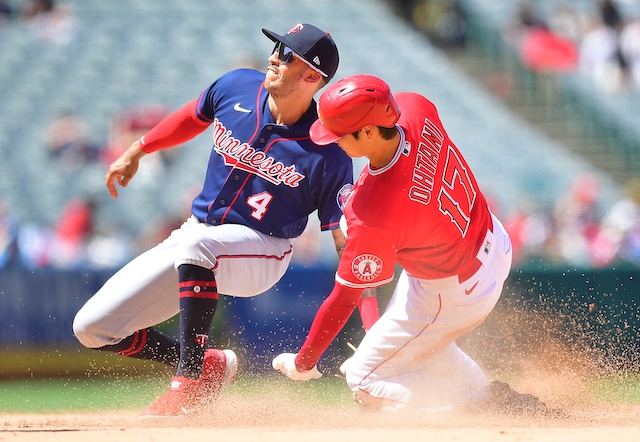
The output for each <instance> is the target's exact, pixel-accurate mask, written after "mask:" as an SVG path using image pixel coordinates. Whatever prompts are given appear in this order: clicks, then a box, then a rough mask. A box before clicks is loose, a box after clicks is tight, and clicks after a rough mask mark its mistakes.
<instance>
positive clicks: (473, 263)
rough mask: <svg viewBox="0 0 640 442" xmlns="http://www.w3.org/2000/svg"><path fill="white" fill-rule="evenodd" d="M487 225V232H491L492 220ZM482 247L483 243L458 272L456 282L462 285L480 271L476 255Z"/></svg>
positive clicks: (479, 262)
mask: <svg viewBox="0 0 640 442" xmlns="http://www.w3.org/2000/svg"><path fill="white" fill-rule="evenodd" d="M489 223H490V224H489V228H488V229H487V231H491V232H493V218H490V220H489ZM484 246H485V244H484V241H483V242H482V244H480V248H479V249H478V251H477V252H476V255H475V256H474V257H473V258H472V259H471V260H470V261H469V262H468V263H466V264H465V265H463V266H462V267H461V268H460V270H459V271H458V281H460V282H461V283H462V282H464V281H466V280H467V279H470V278H471V277H472V276H473V275H475V274H476V272H477V271H478V270H480V267H482V262H481V261H480V260H479V259H478V255H479V254H480V252H481V249H482V248H484Z"/></svg>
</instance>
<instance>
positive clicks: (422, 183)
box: [273, 75, 511, 410]
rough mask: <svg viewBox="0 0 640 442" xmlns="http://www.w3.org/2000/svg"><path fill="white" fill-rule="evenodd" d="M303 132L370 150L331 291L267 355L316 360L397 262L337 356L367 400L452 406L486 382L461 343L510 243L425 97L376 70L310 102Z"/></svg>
mask: <svg viewBox="0 0 640 442" xmlns="http://www.w3.org/2000/svg"><path fill="white" fill-rule="evenodd" d="M318 113H319V120H318V121H316V122H315V123H314V124H313V125H312V127H311V132H310V134H311V139H312V140H313V141H315V142H316V143H317V144H321V145H325V144H330V143H334V142H336V141H337V143H338V145H339V146H340V147H341V148H342V149H343V150H344V151H345V152H346V153H347V154H348V155H349V156H351V157H353V158H356V157H366V158H367V159H368V160H369V162H368V165H367V166H366V167H365V168H364V170H363V171H362V173H361V175H360V177H359V178H358V179H357V181H356V183H355V185H354V191H353V193H352V194H351V196H350V198H349V199H348V200H347V204H346V206H345V209H344V219H345V220H346V246H345V249H344V251H343V254H342V257H341V259H340V264H339V267H338V271H337V273H336V281H335V285H334V288H333V291H332V292H331V294H330V295H329V296H328V298H327V299H326V300H325V302H324V303H323V304H322V306H321V307H320V309H319V311H318V313H317V315H316V317H315V319H314V321H313V324H312V326H311V329H310V331H309V335H308V337H307V339H306V340H305V342H304V344H303V345H302V348H301V349H300V351H299V352H298V353H295V354H294V353H283V354H281V355H278V356H277V357H276V358H274V360H273V366H274V368H275V369H276V370H280V371H281V372H283V373H284V374H285V375H287V376H289V377H290V378H292V379H296V380H306V379H311V378H317V377H319V376H320V373H319V372H318V370H317V368H316V363H317V362H318V359H319V358H320V356H321V355H322V353H323V352H324V351H325V350H326V348H327V347H328V345H329V344H330V343H331V341H332V340H333V339H334V338H335V336H336V335H337V334H338V333H339V331H340V330H341V328H342V326H343V325H344V324H345V322H346V321H347V319H348V318H349V316H350V315H351V313H352V312H353V310H354V308H355V307H356V305H357V303H358V300H359V299H360V295H361V294H362V292H363V290H364V289H367V288H370V287H377V286H380V285H382V284H386V283H388V282H389V281H391V280H392V279H393V278H394V268H395V265H396V263H397V264H399V265H400V267H401V268H402V273H401V275H400V277H399V281H398V283H397V286H396V288H395V291H394V294H393V296H392V298H391V300H390V302H389V304H388V307H387V309H386V311H385V312H384V314H383V315H382V316H381V317H380V319H379V320H378V321H377V322H376V323H375V324H374V325H373V327H372V328H371V329H370V330H369V331H368V333H367V334H366V335H365V337H364V339H363V340H362V342H361V344H360V345H359V347H358V348H357V350H356V351H355V353H354V355H353V357H352V358H351V359H350V360H349V362H348V364H345V365H346V366H345V372H346V380H347V383H348V385H349V387H350V388H351V390H352V391H353V392H354V397H355V398H356V400H357V401H358V402H359V403H361V404H362V405H363V406H365V407H371V408H391V409H398V408H402V407H412V408H417V409H424V410H451V409H454V408H457V407H462V406H467V405H469V404H471V403H474V404H475V403H478V402H479V401H483V400H485V399H487V398H488V395H489V392H490V391H491V388H490V383H489V382H488V381H487V379H486V377H485V375H484V373H483V371H482V369H481V368H480V367H479V366H478V364H477V363H476V362H474V361H473V360H472V359H471V358H470V357H469V356H468V355H467V354H465V353H464V352H463V351H462V350H461V349H460V348H459V347H458V346H457V345H456V338H458V337H459V336H461V335H463V334H465V333H468V332H470V331H471V330H473V329H474V328H476V327H477V326H478V325H479V324H480V323H481V322H482V321H483V320H484V319H485V318H486V317H487V315H489V313H490V312H491V311H492V309H493V308H494V306H495V305H496V302H497V301H498V298H499V297H500V292H501V290H502V287H503V283H504V281H505V279H506V278H507V275H508V273H509V270H510V266H511V243H510V240H509V237H508V235H507V233H506V232H505V230H504V228H503V226H502V224H501V223H500V221H498V219H496V217H495V216H494V215H493V214H492V213H491V211H490V209H489V207H488V206H487V202H486V200H485V197H484V196H483V194H482V192H481V190H480V187H479V186H478V183H477V181H476V179H475V177H474V176H473V173H472V171H471V168H470V167H469V165H468V164H467V162H466V161H465V159H464V157H463V155H462V154H461V153H460V150H459V149H458V148H457V147H456V145H455V144H454V143H453V141H451V139H450V138H449V135H448V134H447V132H446V131H445V129H444V127H443V125H442V122H441V121H440V118H439V116H438V112H437V109H436V107H435V106H434V104H433V103H431V102H430V101H429V100H428V99H426V98H425V97H423V96H421V95H418V94H416V93H398V94H395V96H394V95H392V94H391V92H390V90H389V86H388V85H387V84H386V83H385V82H384V81H382V80H380V79H379V78H376V77H373V76H369V75H355V76H351V77H348V78H345V79H343V80H340V81H338V82H336V83H335V84H333V85H332V86H330V87H329V88H328V89H327V90H326V91H325V92H324V93H323V94H322V95H321V97H320V99H319V102H318Z"/></svg>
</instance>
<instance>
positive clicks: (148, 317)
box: [73, 217, 293, 348]
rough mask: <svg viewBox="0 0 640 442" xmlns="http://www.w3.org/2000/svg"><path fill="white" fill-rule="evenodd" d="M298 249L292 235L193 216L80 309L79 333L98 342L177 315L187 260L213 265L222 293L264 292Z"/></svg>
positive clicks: (87, 340) (83, 339)
mask: <svg viewBox="0 0 640 442" xmlns="http://www.w3.org/2000/svg"><path fill="white" fill-rule="evenodd" d="M292 251H293V240H292V239H284V238H276V237H273V236H269V235H265V234H263V233H260V232H257V231H255V230H253V229H250V228H248V227H246V226H242V225H238V224H223V225H220V226H211V225H208V224H203V223H200V222H198V221H197V220H196V219H195V218H193V217H192V218H189V219H188V220H187V221H186V222H185V223H184V224H183V225H182V226H181V227H180V228H179V229H176V230H174V231H173V232H172V233H171V235H170V236H169V237H168V238H167V239H166V240H165V241H163V242H162V243H160V244H158V245H157V246H155V247H154V248H152V249H150V250H148V251H147V252H145V253H143V254H141V255H140V256H138V257H137V258H135V259H133V260H132V261H131V262H129V263H128V264H127V265H125V266H124V267H123V268H122V269H120V270H119V271H118V272H117V273H116V274H115V275H113V276H112V277H111V278H110V279H109V280H108V281H107V282H106V283H105V284H104V285H103V286H102V288H100V290H99V291H98V292H97V293H96V294H95V295H94V296H93V297H92V298H90V299H89V300H88V301H87V303H86V304H85V305H84V306H83V307H82V308H81V309H80V311H79V312H78V314H77V315H76V317H75V320H74V323H73V329H74V333H75V335H76V337H77V338H78V340H79V341H80V342H81V343H82V344H83V345H84V346H86V347H89V348H98V347H102V346H105V345H112V344H116V343H118V342H120V341H121V340H122V339H124V338H125V337H127V336H130V335H131V334H133V333H134V332H136V331H137V330H141V329H144V328H147V327H151V326H153V325H157V324H160V323H161V322H164V321H166V320H167V319H169V318H171V317H173V316H174V315H176V314H177V313H178V312H179V298H178V272H177V271H176V269H177V268H178V266H179V265H181V264H194V265H198V266H201V267H204V268H210V269H212V270H213V272H214V274H215V277H216V282H217V285H218V292H219V293H221V294H228V295H232V296H240V297H250V296H255V295H258V294H260V293H263V292H265V291H267V290H268V289H270V288H271V287H272V286H273V285H274V284H275V283H276V282H278V280H279V279H280V278H281V277H282V276H283V275H284V273H285V271H286V270H287V267H288V266H289V262H290V260H291V255H292Z"/></svg>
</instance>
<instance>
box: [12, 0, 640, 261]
mask: <svg viewBox="0 0 640 442" xmlns="http://www.w3.org/2000/svg"><path fill="white" fill-rule="evenodd" d="M622 1H625V0H618V1H617V2H616V1H613V0H594V4H597V8H596V10H597V11H598V13H597V14H595V15H589V14H586V13H585V12H584V11H583V10H576V9H575V7H574V6H572V5H571V2H559V3H558V6H557V8H556V9H555V10H554V11H553V13H552V14H550V15H549V16H548V17H543V16H542V15H541V14H540V13H539V12H538V11H537V10H536V8H535V2H521V3H519V7H518V16H517V17H516V18H515V20H514V22H513V26H511V27H509V28H508V29H506V31H505V39H506V41H508V42H509V44H511V45H513V47H514V48H517V49H518V50H519V51H521V52H520V53H521V56H522V57H523V61H525V62H526V63H527V64H528V66H529V67H531V68H532V69H534V70H549V69H551V70H568V69H569V70H570V69H581V70H583V71H584V72H585V73H587V74H589V75H591V76H592V78H594V81H596V82H598V84H601V85H602V87H603V88H605V89H609V90H613V89H617V90H624V89H630V88H637V89H638V90H640V17H625V16H624V15H623V13H622V12H620V9H619V8H618V5H619V4H620V2H622ZM390 2H391V3H392V4H393V5H394V7H395V8H396V12H398V14H400V15H402V16H404V17H405V18H407V19H408V20H410V21H411V22H412V23H413V25H414V26H415V27H417V28H419V29H420V30H422V31H424V32H426V33H427V34H429V36H430V37H431V38H432V40H433V41H434V42H436V43H437V44H438V45H440V46H443V47H447V48H452V49H453V48H456V47H463V46H464V45H465V38H466V34H465V23H464V11H463V8H462V4H463V3H464V0H422V1H420V0H403V1H392V0H390ZM10 4H15V2H8V1H7V0H0V26H1V25H2V22H3V20H6V19H10V18H17V19H20V20H23V21H24V23H25V24H26V25H27V26H29V27H30V28H31V29H32V30H33V31H34V35H35V36H36V37H37V38H41V39H42V40H43V41H47V42H50V43H54V44H65V42H68V41H69V40H70V39H73V38H74V37H75V36H76V35H77V32H78V29H79V28H78V25H77V22H76V21H75V19H74V16H73V10H72V9H71V8H69V7H68V6H67V5H64V4H61V3H59V2H57V1H54V0H24V1H23V2H21V3H20V4H21V5H22V7H21V8H18V9H16V8H11V7H10ZM168 112H169V109H167V108H165V107H163V106H159V105H145V106H140V107H134V108H129V109H123V110H122V111H121V112H119V113H117V115H114V116H113V118H112V119H111V123H110V125H109V133H108V134H107V136H106V137H105V138H106V140H100V139H95V138H94V137H93V136H92V133H91V131H90V129H89V128H88V126H87V123H86V122H85V120H84V119H83V117H82V115H81V114H79V113H78V112H76V111H74V110H73V109H69V110H65V111H63V112H61V113H60V114H59V115H56V116H52V121H51V123H50V125H49V126H48V127H47V128H46V137H45V146H44V149H46V152H47V155H48V156H49V159H50V161H51V164H52V165H55V166H56V167H57V168H59V170H60V171H61V172H62V173H69V174H72V173H73V172H74V171H78V170H81V169H83V168H85V167H87V166H90V165H92V166H98V167H101V168H103V169H104V170H106V168H107V167H108V166H109V164H110V163H111V162H112V161H113V160H114V159H116V158H117V157H118V156H119V155H120V153H121V152H122V150H123V149H124V148H126V147H127V146H128V145H129V144H130V142H131V141H133V140H135V139H137V138H139V137H140V136H141V135H142V134H144V133H145V132H146V131H148V130H149V129H150V128H151V127H153V126H154V125H155V124H157V122H159V121H160V120H161V119H162V118H164V116H166V115H167V114H168ZM179 152H180V151H179V149H171V150H167V151H161V152H160V153H159V154H158V155H152V156H149V157H148V160H147V161H145V162H144V164H143V165H144V169H141V170H140V172H139V175H138V176H137V177H136V180H137V182H142V183H144V182H148V183H149V184H150V185H153V182H154V181H157V180H158V179H159V177H161V175H162V173H163V171H164V170H166V169H167V168H168V167H171V165H172V163H173V162H174V160H175V155H177V154H179ZM160 179H161V178H160ZM105 192H106V190H105ZM191 196H192V195H191V194H189V195H186V196H185V201H180V202H178V203H177V204H176V205H177V206H180V207H177V208H176V210H175V214H174V215H171V216H164V217H161V218H159V219H153V220H149V225H148V226H145V228H143V229H142V232H143V233H142V234H139V233H137V232H129V231H126V230H123V229H121V228H120V227H118V228H117V229H116V228H113V229H108V228H106V229H105V227H104V225H103V223H99V222H97V220H96V213H97V211H98V209H99V208H100V207H99V202H98V200H97V199H95V198H93V197H91V196H77V197H75V198H72V199H70V200H69V201H68V202H67V203H66V205H65V206H64V208H62V209H61V213H60V215H59V217H58V219H57V221H56V222H55V223H53V224H51V225H42V224H37V223H32V222H18V221H17V220H16V219H15V218H14V217H13V214H12V213H11V211H10V210H8V209H7V208H6V207H5V206H3V205H2V201H0V267H6V266H26V267H29V268H47V267H51V268H115V267H118V266H120V265H121V264H123V263H125V262H127V261H128V260H130V259H131V258H132V257H134V256H137V255H138V254H139V253H140V252H141V251H144V250H146V249H147V248H149V247H151V246H153V245H155V244H156V243H157V242H158V241H161V240H162V239H164V238H165V237H166V236H167V235H168V233H169V232H170V231H171V230H172V229H174V228H176V227H178V226H179V225H180V224H181V222H182V221H183V220H184V219H185V218H186V217H187V216H188V213H189V207H188V206H189V204H188V203H189V202H190V197H191ZM499 216H500V218H501V219H502V220H503V221H504V223H505V227H506V228H507V230H508V231H509V234H510V236H511V239H512V241H513V245H514V265H515V266H516V267H518V266H526V265H529V264H536V263H540V262H543V263H549V264H550V265H551V264H559V265H569V266H583V267H604V266H610V265H615V264H616V263H630V264H633V265H640V179H638V180H631V181H629V182H628V183H627V184H626V186H625V188H624V195H623V197H622V198H621V199H620V200H619V201H616V202H613V203H612V202H609V201H601V199H600V194H599V189H598V183H597V181H596V180H594V179H593V178H592V177H590V176H583V177H580V178H579V179H578V180H577V181H576V182H575V183H574V185H573V186H571V188H569V189H567V191H566V193H565V195H564V196H563V197H562V198H560V199H558V201H556V202H555V203H554V204H553V205H551V206H549V207H548V206H542V205H541V203H540V202H539V201H537V200H536V198H535V196H534V197H532V198H531V200H529V201H522V202H521V204H520V205H519V207H518V208H517V209H516V210H513V211H512V212H511V213H499ZM325 243H327V244H328V243H330V241H329V240H328V239H327V238H326V237H323V236H322V235H321V234H320V233H319V232H318V229H317V227H316V226H314V225H313V222H312V223H311V224H310V226H309V228H308V229H307V230H306V231H305V233H304V234H303V236H302V237H301V238H299V240H298V244H297V250H298V253H296V256H295V260H296V261H297V262H301V263H303V264H305V265H310V266H312V265H322V263H323V262H326V261H327V260H328V259H335V252H334V251H333V250H332V247H325ZM327 250H329V251H328V252H327Z"/></svg>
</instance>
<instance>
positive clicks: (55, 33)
mask: <svg viewBox="0 0 640 442" xmlns="http://www.w3.org/2000/svg"><path fill="white" fill-rule="evenodd" d="M12 19H15V20H20V21H21V22H23V23H24V24H25V26H27V27H28V28H29V30H30V31H31V33H32V35H33V36H34V38H36V39H38V40H40V41H42V42H44V43H48V44H53V45H67V44H69V43H71V42H73V41H74V40H75V39H76V38H77V37H78V34H79V32H80V27H79V24H78V21H77V20H76V16H75V12H74V10H73V7H72V5H71V4H69V3H65V2H59V1H57V0H23V1H16V0H14V1H11V0H0V27H1V26H2V25H3V24H4V23H5V22H6V21H7V20H12Z"/></svg>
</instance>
